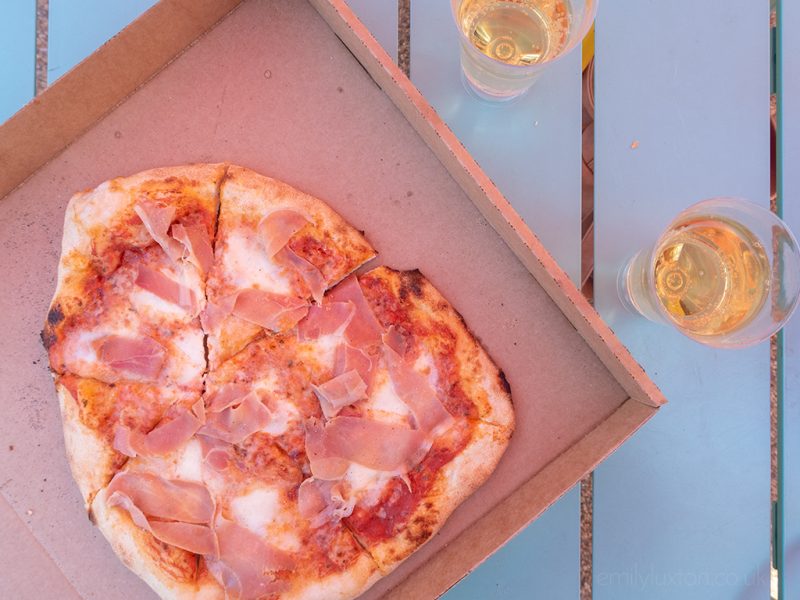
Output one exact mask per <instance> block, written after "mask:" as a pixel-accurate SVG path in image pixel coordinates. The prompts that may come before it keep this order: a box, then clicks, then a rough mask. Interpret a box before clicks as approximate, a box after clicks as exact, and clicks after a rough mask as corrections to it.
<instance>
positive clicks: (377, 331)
mask: <svg viewBox="0 0 800 600" xmlns="http://www.w3.org/2000/svg"><path fill="white" fill-rule="evenodd" d="M325 300H326V302H352V303H353V307H354V308H355V314H354V316H353V319H352V320H351V321H350V324H349V325H348V326H347V329H345V336H346V337H347V340H348V341H349V342H350V344H351V345H352V346H355V347H358V348H364V347H368V346H371V345H375V344H380V343H381V334H382V333H383V327H381V324H380V323H379V322H378V320H377V319H376V318H375V314H374V313H373V312H372V308H370V306H369V303H368V302H367V299H366V298H365V297H364V292H363V291H362V290H361V285H360V284H359V283H358V279H357V278H356V276H355V275H350V276H349V277H347V278H346V279H345V280H343V281H342V282H341V283H340V284H339V285H337V286H336V287H335V288H333V289H332V290H331V291H330V292H328V295H327V297H326V299H325Z"/></svg>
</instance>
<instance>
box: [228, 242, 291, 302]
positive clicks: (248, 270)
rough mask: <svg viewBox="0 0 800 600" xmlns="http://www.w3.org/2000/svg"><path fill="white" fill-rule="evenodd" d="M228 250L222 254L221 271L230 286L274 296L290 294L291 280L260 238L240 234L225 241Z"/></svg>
mask: <svg viewBox="0 0 800 600" xmlns="http://www.w3.org/2000/svg"><path fill="white" fill-rule="evenodd" d="M226 244H227V247H226V248H225V251H224V252H223V253H222V269H223V272H225V273H226V274H228V276H229V277H230V278H231V283H232V284H233V285H234V286H236V287H237V288H240V289H245V288H251V287H258V288H259V289H262V290H265V291H268V292H272V293H275V294H281V295H289V294H291V291H292V290H291V286H290V281H289V279H288V278H287V277H286V276H285V275H284V269H283V268H282V267H281V266H280V265H277V264H276V263H274V262H273V261H272V260H271V259H270V258H269V257H268V256H267V253H266V252H265V251H264V248H263V246H262V245H261V243H260V242H259V241H258V239H257V238H256V237H255V236H253V235H251V236H245V235H242V234H241V233H239V232H237V231H233V232H231V233H230V234H229V235H228V237H227V238H226Z"/></svg>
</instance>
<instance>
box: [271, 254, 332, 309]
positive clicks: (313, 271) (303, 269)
mask: <svg viewBox="0 0 800 600" xmlns="http://www.w3.org/2000/svg"><path fill="white" fill-rule="evenodd" d="M275 259H276V260H277V261H278V262H279V263H281V264H283V265H285V266H287V267H289V268H290V269H292V270H294V271H295V272H296V273H297V274H298V275H299V276H300V278H301V279H302V280H303V281H304V282H305V284H306V287H308V290H309V292H310V293H311V297H312V298H313V299H314V302H316V303H317V304H321V303H322V297H323V296H324V294H325V288H326V287H328V286H327V283H326V281H325V277H324V276H323V275H322V272H321V271H320V270H319V269H318V268H317V267H315V266H314V265H312V264H311V263H310V262H308V261H307V260H306V259H305V258H303V257H302V256H299V255H297V254H296V253H295V252H294V251H292V250H291V249H290V248H289V247H288V246H287V247H285V248H283V249H282V250H281V251H280V252H278V254H276V255H275Z"/></svg>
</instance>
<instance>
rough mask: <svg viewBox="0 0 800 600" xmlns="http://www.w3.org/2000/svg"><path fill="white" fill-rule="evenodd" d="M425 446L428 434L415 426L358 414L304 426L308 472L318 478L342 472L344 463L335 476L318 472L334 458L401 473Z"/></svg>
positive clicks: (411, 463)
mask: <svg viewBox="0 0 800 600" xmlns="http://www.w3.org/2000/svg"><path fill="white" fill-rule="evenodd" d="M429 447H430V442H429V439H428V436H426V434H425V433H424V432H423V431H420V430H419V429H411V428H408V427H403V426H401V425H394V424H391V423H382V422H380V421H373V420H371V419H365V418H361V417H334V418H333V419H331V420H330V421H328V422H327V423H326V424H325V426H324V427H323V426H320V425H318V424H316V425H315V424H312V426H311V427H308V426H307V427H306V449H307V453H308V458H309V462H310V464H311V472H312V473H313V474H314V476H315V477H318V478H320V479H337V478H338V477H340V476H341V474H343V473H344V470H346V467H345V468H344V469H342V470H341V474H339V475H338V476H336V477H324V476H321V475H319V474H318V470H323V471H325V467H326V465H327V463H330V462H333V461H337V460H338V461H341V462H342V463H345V464H346V463H350V462H354V463H357V464H360V465H363V466H365V467H369V468H370V469H375V470H376V471H388V472H399V473H405V472H407V471H408V470H409V469H411V468H413V467H414V466H415V465H416V464H417V463H419V461H420V460H422V458H423V457H424V456H425V453H426V452H427V450H428V448H429ZM309 448H311V451H309ZM320 463H322V465H321V466H322V467H323V468H322V469H319V467H320ZM335 472H336V471H335V470H332V472H331V473H328V472H326V474H328V475H330V474H335Z"/></svg>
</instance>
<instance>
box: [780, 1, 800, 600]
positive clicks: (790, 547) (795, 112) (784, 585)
mask: <svg viewBox="0 0 800 600" xmlns="http://www.w3.org/2000/svg"><path fill="white" fill-rule="evenodd" d="M780 28H781V36H780V37H781V46H780V47H779V51H780V53H781V61H782V69H781V73H780V74H779V77H780V85H781V109H780V110H781V138H782V139H781V142H782V144H781V149H780V151H779V154H778V156H779V160H780V161H781V172H782V174H783V177H782V190H781V198H782V205H783V216H784V218H785V219H786V221H787V223H789V226H790V227H791V229H792V231H793V232H794V234H795V235H796V236H797V235H800V172H799V171H798V169H797V165H798V164H800V5H798V3H797V2H795V1H792V0H784V1H783V2H782V4H781V17H780ZM783 374H784V381H783V389H782V398H781V403H782V410H781V412H780V413H779V414H780V421H779V423H778V426H779V428H780V434H779V435H780V446H779V452H780V458H779V460H780V463H779V466H780V484H779V490H778V491H779V494H780V497H779V500H778V502H779V515H780V522H779V527H780V532H779V547H778V568H779V571H780V585H781V596H780V597H781V598H786V599H790V598H800V315H798V314H797V313H795V315H794V317H793V318H792V320H791V321H790V322H789V324H788V326H787V327H786V329H785V330H784V354H783Z"/></svg>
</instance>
